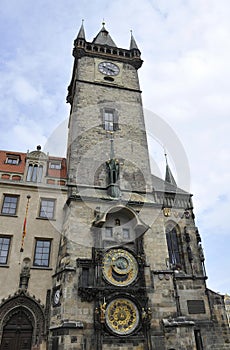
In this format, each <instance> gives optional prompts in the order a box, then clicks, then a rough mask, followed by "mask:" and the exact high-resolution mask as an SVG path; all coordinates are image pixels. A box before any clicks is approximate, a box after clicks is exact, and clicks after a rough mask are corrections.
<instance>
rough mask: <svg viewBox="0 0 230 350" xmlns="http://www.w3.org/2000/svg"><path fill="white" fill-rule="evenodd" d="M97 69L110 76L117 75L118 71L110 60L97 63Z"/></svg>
mask: <svg viewBox="0 0 230 350" xmlns="http://www.w3.org/2000/svg"><path fill="white" fill-rule="evenodd" d="M98 70H99V72H101V73H102V74H105V75H110V76H115V75H118V74H119V72H120V69H119V67H118V66H117V65H116V64H114V63H112V62H101V63H99V65H98Z"/></svg>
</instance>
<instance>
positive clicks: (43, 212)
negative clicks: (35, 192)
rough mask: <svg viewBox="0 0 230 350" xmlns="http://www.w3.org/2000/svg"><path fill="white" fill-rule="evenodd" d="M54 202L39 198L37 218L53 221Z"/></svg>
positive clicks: (53, 200)
mask: <svg viewBox="0 0 230 350" xmlns="http://www.w3.org/2000/svg"><path fill="white" fill-rule="evenodd" d="M55 202H56V200H55V199H49V198H41V202H40V210H39V217H40V218H44V219H53V218H54V209H55Z"/></svg>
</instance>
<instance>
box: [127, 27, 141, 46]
mask: <svg viewBox="0 0 230 350" xmlns="http://www.w3.org/2000/svg"><path fill="white" fill-rule="evenodd" d="M130 32H131V39H130V46H129V49H130V50H132V49H137V50H139V49H138V46H137V43H136V40H135V39H134V36H133V32H132V30H131V31H130Z"/></svg>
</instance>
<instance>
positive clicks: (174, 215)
mask: <svg viewBox="0 0 230 350" xmlns="http://www.w3.org/2000/svg"><path fill="white" fill-rule="evenodd" d="M73 56H74V66H73V73H72V79H71V83H70V86H69V88H68V96H67V101H68V102H69V103H70V117H69V134H68V146H67V158H66V160H65V159H60V158H56V157H50V156H49V155H46V154H44V153H43V152H42V151H41V149H40V147H38V149H37V150H36V151H33V152H30V153H27V154H22V153H15V152H5V151H2V152H1V168H0V176H1V180H0V181H1V191H2V192H1V205H2V209H1V227H0V249H1V250H0V259H1V261H0V274H1V275H0V278H1V281H7V283H5V284H4V283H3V285H2V286H1V288H0V297H1V298H2V301H1V304H0V314H1V318H0V322H1V323H0V332H1V333H0V337H1V338H0V339H1V345H0V349H1V350H3V349H11V350H13V349H17V350H19V349H20V350H21V349H24V350H26V349H33V350H35V349H40V350H41V349H49V350H56V349H57V350H67V349H68V350H80V349H81V350H94V349H96V350H108V349H113V350H131V349H134V350H173V349H174V350H176V349H177V350H179V349H181V350H185V349H187V350H195V349H196V350H202V349H218V350H222V349H230V336H229V326H228V322H227V315H226V310H225V307H224V297H223V296H221V295H219V294H217V293H215V292H213V291H211V290H209V289H208V288H207V285H206V280H207V276H206V272H205V267H204V254H203V250H202V245H201V237H200V234H199V231H198V229H197V227H196V225H195V220H194V214H193V204H192V199H191V198H192V196H191V194H189V193H187V192H186V191H184V190H182V189H180V188H178V186H177V184H176V182H175V180H174V177H173V175H172V173H171V170H170V168H169V166H168V164H166V176H165V180H162V179H160V178H158V177H156V176H154V175H152V174H151V170H150V161H149V153H148V146H147V138H146V130H145V124H144V115H143V106H142V100H141V91H140V86H139V80H138V69H139V68H140V67H141V65H142V59H141V53H140V50H139V49H138V46H137V44H136V42H135V40H134V38H133V36H132V35H131V42H130V48H129V49H122V48H119V47H117V46H116V44H115V43H114V41H113V39H112V38H111V36H110V35H109V33H108V31H107V30H106V29H105V27H104V24H103V26H102V29H101V30H100V31H99V33H98V34H97V36H96V37H95V38H94V39H93V41H92V42H88V41H87V40H86V37H85V31H84V28H83V25H82V26H81V28H80V31H79V33H78V36H77V38H76V40H75V42H74V50H73ZM8 281H9V282H8Z"/></svg>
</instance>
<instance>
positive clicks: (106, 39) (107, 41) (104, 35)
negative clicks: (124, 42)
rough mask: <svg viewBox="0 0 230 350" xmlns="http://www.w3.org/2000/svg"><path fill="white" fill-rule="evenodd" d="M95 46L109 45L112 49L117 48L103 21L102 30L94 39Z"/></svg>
mask: <svg viewBox="0 0 230 350" xmlns="http://www.w3.org/2000/svg"><path fill="white" fill-rule="evenodd" d="M93 43H94V44H100V45H108V46H112V47H117V45H116V44H115V42H114V41H113V39H112V38H111V36H110V35H109V32H108V30H106V29H105V22H104V20H103V22H102V28H101V30H100V32H99V33H98V34H97V36H96V37H95V38H94V39H93Z"/></svg>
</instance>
